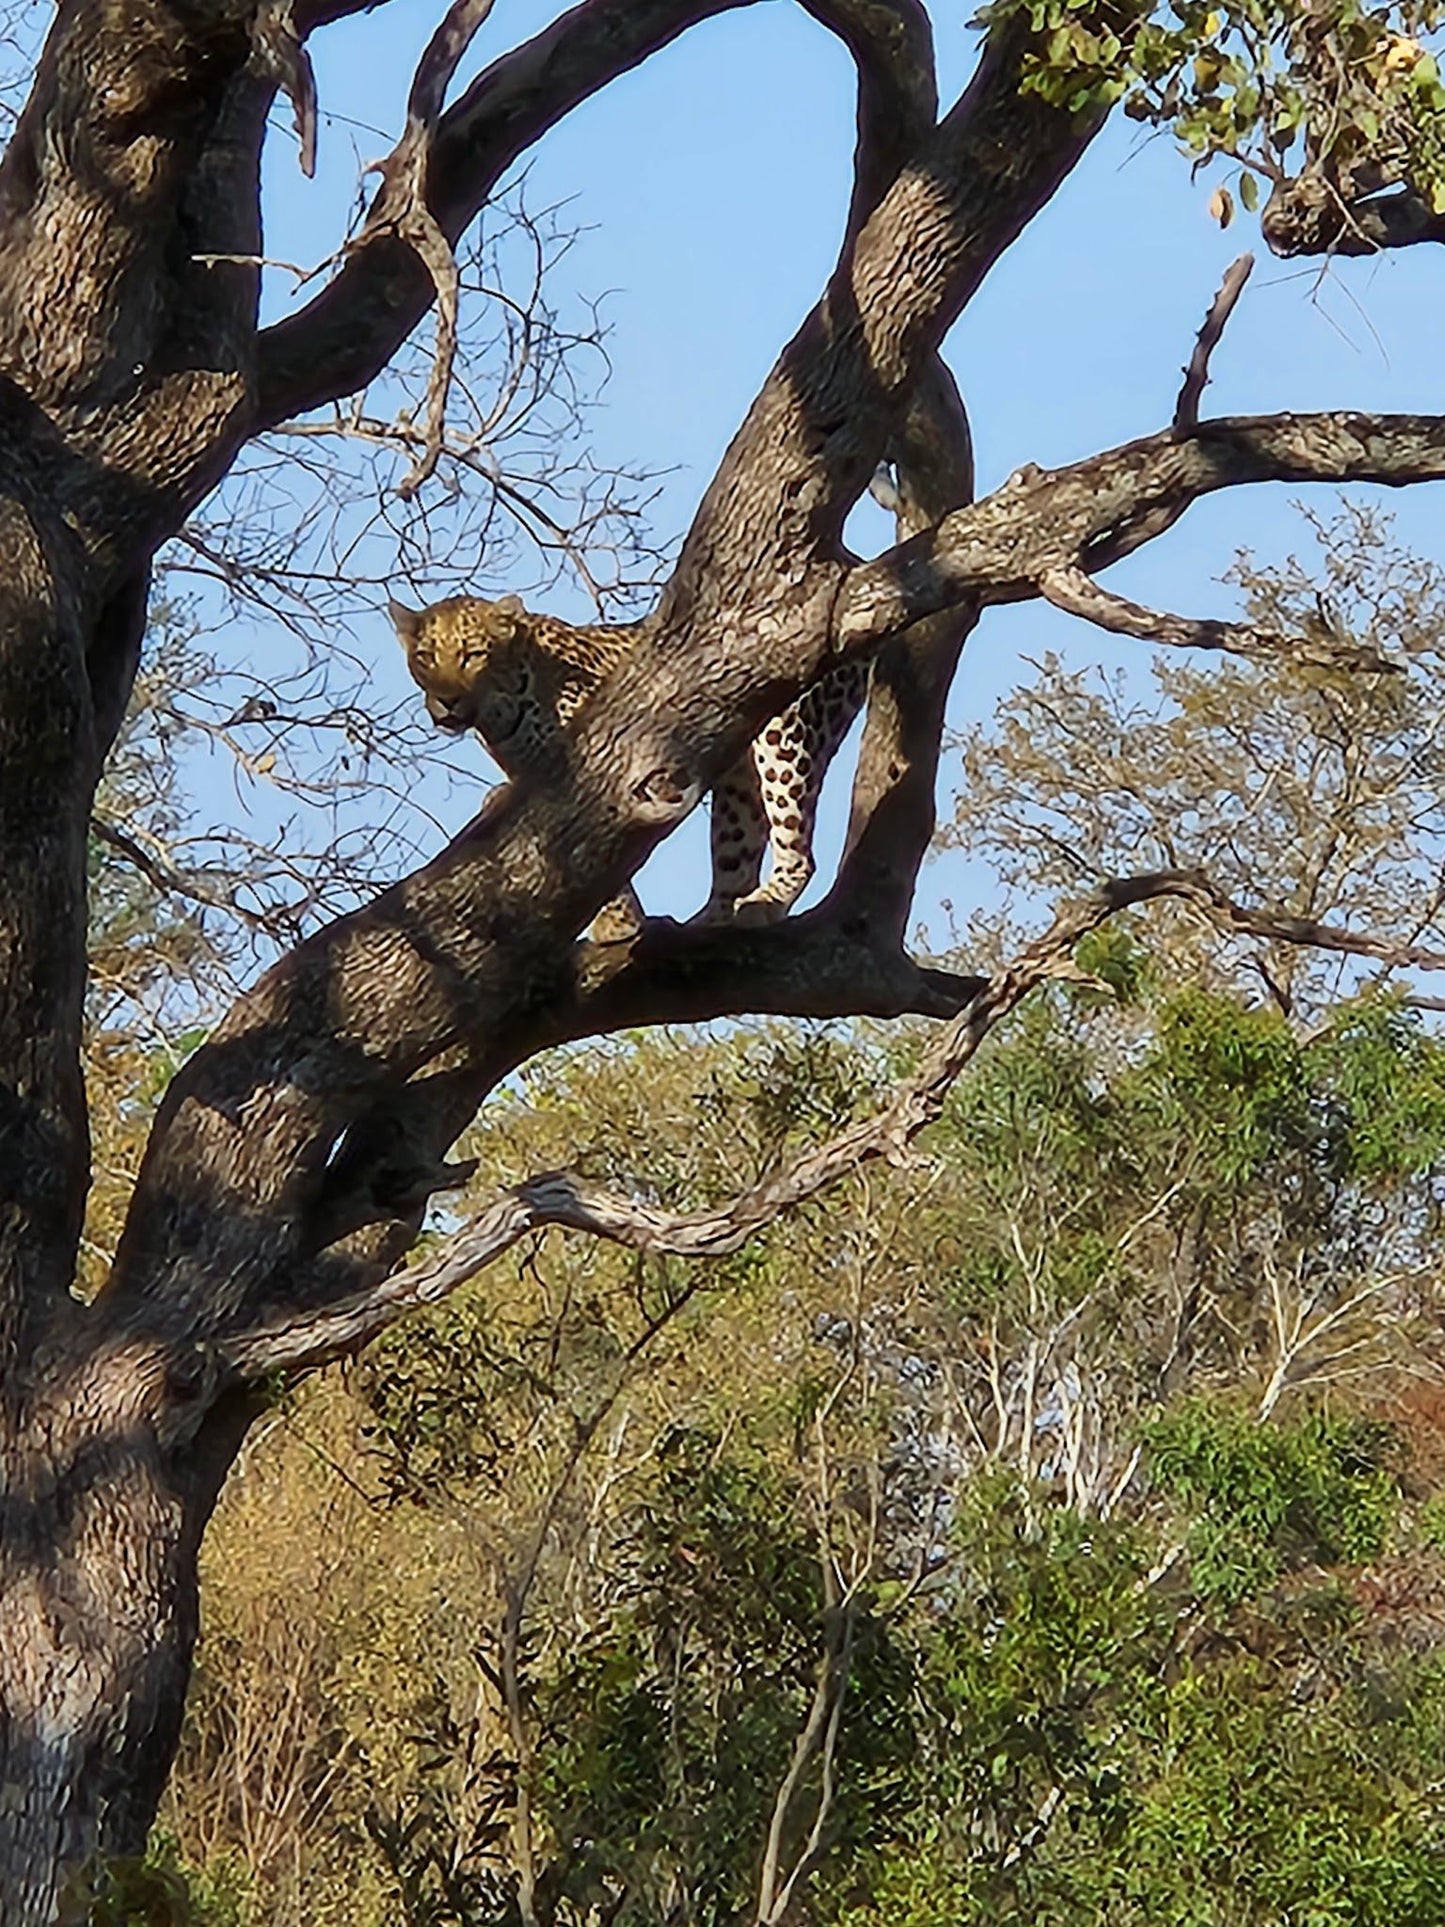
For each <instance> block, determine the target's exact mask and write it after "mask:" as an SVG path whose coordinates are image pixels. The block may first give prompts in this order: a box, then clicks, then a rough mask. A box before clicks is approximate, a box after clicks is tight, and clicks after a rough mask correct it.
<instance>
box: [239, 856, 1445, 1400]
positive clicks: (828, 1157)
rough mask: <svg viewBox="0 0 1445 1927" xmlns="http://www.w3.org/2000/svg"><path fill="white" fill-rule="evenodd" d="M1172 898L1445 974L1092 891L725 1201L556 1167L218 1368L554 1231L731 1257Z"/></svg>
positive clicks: (284, 1368) (267, 1330)
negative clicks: (1086, 946) (853, 1111)
mask: <svg viewBox="0 0 1445 1927" xmlns="http://www.w3.org/2000/svg"><path fill="white" fill-rule="evenodd" d="M1163 898H1171V899H1173V900H1175V901H1178V902H1184V903H1188V904H1191V905H1193V906H1194V907H1195V908H1197V909H1199V910H1200V911H1201V912H1203V914H1204V915H1205V916H1206V917H1208V919H1209V920H1210V922H1211V923H1212V924H1214V925H1215V927H1216V928H1218V929H1221V930H1227V931H1233V932H1236V933H1238V934H1241V935H1250V936H1256V937H1262V938H1265V939H1267V940H1269V941H1270V942H1276V943H1287V944H1292V945H1301V946H1309V947H1311V948H1314V949H1324V950H1330V951H1334V952H1336V953H1338V954H1343V955H1350V956H1359V957H1369V958H1373V959H1376V960H1377V961H1379V962H1383V963H1386V964H1389V965H1391V966H1393V967H1397V968H1414V969H1425V970H1445V952H1441V951H1436V950H1431V949H1428V948H1426V947H1424V946H1422V945H1419V944H1409V943H1398V942H1396V941H1394V940H1393V939H1390V938H1386V937H1381V936H1378V935H1377V934H1375V933H1373V932H1359V931H1352V930H1349V929H1346V928H1344V927H1342V926H1339V925H1335V924H1329V923H1323V922H1320V921H1317V920H1316V919H1313V918H1306V917H1296V916H1291V915H1289V914H1287V913H1285V912H1281V911H1275V910H1268V909H1250V908H1249V907H1247V906H1245V905H1242V904H1238V903H1236V902H1234V901H1233V900H1232V899H1231V898H1230V897H1229V896H1227V895H1226V894H1225V893H1224V892H1223V891H1222V890H1220V889H1219V888H1218V886H1217V885H1215V884H1214V883H1212V882H1211V880H1210V878H1209V877H1208V875H1207V874H1206V873H1205V872H1203V871H1200V870H1163V871H1155V872H1152V873H1150V874H1146V875H1143V876H1138V877H1121V878H1113V879H1110V880H1109V881H1108V882H1106V883H1104V884H1102V885H1101V886H1100V887H1099V888H1098V890H1097V891H1096V892H1095V893H1094V894H1093V895H1091V896H1089V897H1087V898H1084V899H1081V900H1080V901H1078V902H1076V903H1073V904H1070V905H1068V906H1066V907H1064V908H1063V909H1061V910H1060V912H1059V913H1058V915H1057V917H1056V918H1055V921H1054V923H1053V925H1052V927H1051V928H1050V929H1049V930H1048V931H1047V932H1045V934H1044V935H1043V936H1041V937H1039V938H1038V939H1037V940H1036V941H1035V942H1033V943H1032V944H1030V945H1029V946H1028V947H1027V948H1026V949H1025V950H1024V951H1023V952H1022V953H1021V954H1020V955H1019V957H1017V958H1016V959H1015V960H1014V961H1013V962H1012V963H1010V964H1008V965H1006V966H1005V967H1004V968H1003V969H1002V970H1001V971H999V972H998V974H997V975H996V976H994V977H993V978H991V979H988V980H985V981H979V980H975V981H976V982H978V983H979V987H978V989H977V993H976V994H975V995H974V996H973V997H972V998H971V999H970V1000H969V1001H968V1003H967V1005H966V1006H965V1008H964V1009H963V1011H962V1013H961V1014H960V1015H959V1016H957V1017H955V1018H954V1020H953V1021H952V1022H951V1023H950V1024H949V1025H948V1027H947V1028H946V1029H945V1030H944V1031H943V1033H942V1034H941V1035H940V1036H939V1037H938V1038H937V1039H936V1041H935V1042H934V1043H933V1044H932V1045H931V1046H930V1047H929V1048H928V1050H927V1051H926V1052H925V1053H924V1056H923V1058H922V1061H921V1062H920V1064H919V1067H918V1069H917V1071H915V1072H914V1074H913V1075H912V1076H911V1077H909V1078H907V1079H905V1080H904V1081H903V1082H902V1083H901V1084H900V1085H899V1086H898V1087H897V1088H896V1090H895V1091H894V1094H893V1096H892V1097H891V1098H890V1099H889V1101H888V1102H887V1104H885V1105H884V1106H883V1108H882V1109H881V1110H879V1111H878V1112H876V1113H875V1114H874V1115H873V1116H872V1117H869V1118H865V1119H862V1120H860V1121H859V1122H858V1123H856V1124H853V1125H850V1126H849V1127H848V1128H847V1129H846V1130H845V1131H842V1132H839V1133H838V1135H837V1136H836V1137H834V1138H832V1139H830V1140H828V1141H827V1142H826V1143H824V1144H821V1145H817V1146H814V1147H813V1148H812V1149H810V1150H808V1151H806V1152H804V1153H802V1154H801V1155H800V1156H799V1157H797V1158H795V1159H794V1160H793V1161H792V1162H791V1163H790V1164H788V1165H786V1166H784V1167H783V1168H781V1169H780V1170H778V1171H775V1172H772V1173H770V1174H769V1175H768V1176H767V1177H766V1178H764V1179H762V1180H761V1181H760V1182H759V1183H758V1184H756V1185H754V1186H752V1187H750V1189H748V1190H747V1191H745V1192H743V1193H741V1194H740V1195H739V1196H738V1197H736V1198H734V1199H732V1200H731V1201H730V1202H729V1203H728V1204H725V1205H720V1206H716V1207H714V1208H712V1209H710V1210H707V1211H697V1212H684V1213H673V1212H668V1211H665V1210H663V1209H661V1208H660V1207H657V1206H654V1205H651V1204H648V1203H644V1202H642V1201H641V1200H638V1199H635V1198H630V1197H624V1196H621V1195H619V1194H617V1193H615V1192H611V1191H608V1190H606V1189H603V1188H600V1187H597V1186H595V1185H592V1184H589V1183H588V1182H587V1181H586V1180H584V1179H582V1178H579V1177H578V1176H577V1175H576V1174H574V1173H570V1172H550V1173H546V1174H544V1175H542V1176H539V1177H536V1178H532V1179H529V1180H527V1181H526V1182H525V1183H523V1184H521V1185H518V1186H516V1187H515V1188H514V1189H512V1190H509V1191H507V1192H505V1193H503V1194H502V1195H501V1196H500V1197H498V1198H497V1199H496V1201H495V1202H494V1203H493V1204H491V1205H490V1206H488V1207H487V1208H486V1210H484V1211H483V1212H481V1213H480V1214H479V1215H478V1216H477V1217H476V1218H474V1219H473V1221H472V1222H471V1223H470V1224H469V1225H468V1226H467V1227H466V1228H465V1229H464V1230H462V1231H460V1232H458V1233H456V1234H455V1235H454V1236H453V1237H452V1238H450V1239H448V1240H447V1241H446V1242H445V1244H444V1245H442V1246H441V1247H440V1248H439V1249H437V1250H436V1251H434V1252H433V1253H432V1254H430V1255H429V1256H428V1257H427V1258H426V1259H425V1260H424V1261H423V1262H422V1263H420V1264H418V1265H414V1266H412V1267H411V1268H409V1269H408V1270H405V1271H401V1272H396V1273H393V1274H392V1275H391V1276H389V1277H385V1278H377V1279H375V1280H374V1281H373V1282H371V1283H370V1284H369V1285H368V1286H367V1287H366V1288H365V1289H364V1290H360V1291H357V1292H355V1293H354V1294H353V1295H352V1296H350V1297H349V1298H347V1299H346V1300H344V1301H342V1302H334V1303H332V1304H330V1305H327V1306H324V1307H322V1308H321V1309H319V1310H312V1311H307V1312H304V1313H298V1314H296V1315H292V1316H283V1317H281V1318H277V1319H275V1320H272V1321H269V1322H267V1323H266V1324H265V1325H263V1326H260V1327H258V1328H256V1329H253V1330H251V1331H248V1332H245V1333H243V1334H239V1335H236V1336H234V1337H231V1338H229V1339H227V1340H225V1341H224V1342H223V1343H222V1345H221V1347H220V1353H219V1357H220V1361H221V1362H222V1363H223V1365H224V1367H225V1368H226V1369H227V1370H228V1371H230V1372H233V1373H235V1374H237V1375H238V1376H239V1377H240V1378H242V1379H243V1380H246V1381H250V1382H254V1381H256V1380H258V1379H261V1378H264V1377H266V1376H267V1375H269V1374H270V1373H273V1372H291V1371H298V1370H306V1369H310V1368H312V1367H314V1366H317V1365H320V1364H324V1363H327V1362H328V1361H329V1360H331V1359H333V1358H335V1357H338V1356H341V1355H343V1354H344V1353H347V1352H350V1351H352V1350H355V1349H356V1348H358V1347H359V1346H361V1345H364V1344H365V1343H367V1342H368V1340H369V1339H371V1338H373V1337H375V1336H376V1335H377V1334H378V1333H379V1332H381V1331H383V1330H385V1329H386V1327H387V1326H388V1325H390V1324H392V1323H393V1322H394V1321H395V1320H396V1319H397V1318H399V1317H402V1316H404V1315H405V1314H406V1313H408V1312H410V1311H413V1310H416V1309H418V1308H420V1307H421V1306H424V1305H429V1304H435V1303H438V1302H439V1301H440V1300H441V1299H443V1298H445V1297H447V1296H449V1295H450V1293H451V1292H453V1291H454V1290H456V1288H457V1287H458V1286H459V1285H462V1284H465V1283H467V1282H469V1281H470V1280H471V1279H472V1278H474V1277H476V1276H477V1274H478V1273H479V1272H481V1271H483V1270H485V1269H486V1267H487V1266H488V1265H490V1264H492V1263H493V1262H494V1261H495V1260H496V1259H497V1258H499V1257H500V1256H502V1255H503V1254H504V1253H505V1252H506V1251H508V1250H509V1249H510V1248H511V1247H512V1246H513V1245H514V1244H516V1243H517V1242H518V1240H519V1239H521V1238H523V1237H525V1236H527V1235H528V1234H529V1233H530V1232H534V1231H538V1230H542V1229H544V1228H546V1227H547V1226H551V1225H559V1226H563V1227H565V1228H567V1229H570V1230H574V1231H582V1232H586V1233H588V1234H589V1235H591V1236H593V1237H599V1238H605V1239H607V1240H609V1241H610V1242H612V1243H617V1244H623V1245H627V1246H628V1247H630V1248H631V1249H632V1250H635V1251H647V1252H651V1253H654V1254H662V1255H668V1256H673V1257H684V1258H709V1257H724V1256H726V1255H728V1254H729V1253H731V1252H734V1251H736V1250H738V1249H739V1248H740V1247H741V1246H742V1245H743V1244H744V1243H746V1242H747V1240H748V1239H749V1238H751V1237H753V1236H755V1235H756V1234H757V1232H759V1231H760V1230H763V1229H764V1228H766V1226H767V1225H769V1224H771V1223H772V1222H773V1221H774V1220H775V1219H776V1218H778V1217H780V1216H781V1215H782V1214H783V1213H784V1212H786V1211H788V1210H791V1209H793V1208H795V1207H796V1206H797V1205H799V1204H801V1203H803V1202H805V1201H806V1200H807V1199H808V1198H810V1197H813V1196H815V1195H816V1194H817V1193H818V1192H820V1191H822V1190H824V1189H825V1188H826V1187H828V1186H829V1185H831V1184H834V1183H836V1182H837V1181H838V1180H839V1179H841V1178H843V1177H846V1176H848V1175H849V1174H851V1173H852V1172H854V1171H856V1170H859V1169H861V1168H862V1167H863V1166H865V1165H866V1164H869V1163H872V1162H876V1161H877V1160H879V1159H883V1160H885V1161H888V1162H898V1161H900V1160H902V1159H905V1158H906V1156H907V1153H908V1147H909V1145H910V1144H911V1143H912V1141H913V1139H914V1138H915V1137H916V1136H917V1135H918V1133H919V1132H920V1131H922V1130H923V1129H924V1128H925V1127H926V1126H927V1125H928V1124H930V1123H931V1122H933V1120H934V1119H935V1118H936V1117H937V1116H938V1115H939V1113H940V1111H941V1109H942V1107H943V1104H944V1103H945V1101H946V1099H947V1097H948V1093H949V1092H950V1090H951V1089H952V1087H953V1085H954V1084H955V1083H956V1081H957V1079H958V1078H959V1077H960V1076H961V1075H962V1073H963V1072H964V1070H966V1068H967V1067H968V1065H969V1064H970V1063H971V1061H972V1060H973V1058H974V1056H975V1055H976V1053H977V1051H978V1049H979V1047H980V1045H981V1044H982V1043H983V1041H984V1039H985V1038H986V1037H987V1036H988V1035H989V1034H990V1032H991V1031H992V1030H994V1029H995V1028H996V1027H997V1025H998V1024H999V1023H1000V1022H1001V1021H1002V1020H1003V1019H1004V1018H1005V1017H1007V1016H1008V1015H1009V1014H1010V1013H1011V1012H1012V1011H1013V1010H1015V1009H1016V1008H1017V1006H1018V1004H1019V1003H1020V1002H1021V1001H1022V1000H1023V998H1025V997H1026V996H1028V995H1029V993H1030V992H1031V991H1032V990H1034V989H1036V988H1037V987H1038V986H1039V985H1040V984H1041V983H1044V982H1046V981H1048V980H1049V979H1051V978H1058V977H1063V978H1066V979H1069V978H1072V977H1073V976H1074V975H1075V974H1076V972H1075V969H1074V966H1073V964H1072V963H1071V961H1070V959H1071V957H1072V953H1073V950H1074V947H1075V946H1076V944H1077V943H1078V941H1079V939H1080V937H1082V936H1084V935H1085V934H1087V932H1088V931H1090V930H1092V929H1095V928H1097V927H1098V925H1099V924H1101V923H1103V922H1105V921H1106V920H1107V919H1108V918H1109V917H1111V916H1114V915H1116V914H1117V913H1118V912H1120V911H1122V910H1126V909H1131V908H1134V907H1136V906H1138V905H1140V904H1144V903H1149V902H1153V901H1158V900H1160V899H1163ZM960 981H963V980H960Z"/></svg>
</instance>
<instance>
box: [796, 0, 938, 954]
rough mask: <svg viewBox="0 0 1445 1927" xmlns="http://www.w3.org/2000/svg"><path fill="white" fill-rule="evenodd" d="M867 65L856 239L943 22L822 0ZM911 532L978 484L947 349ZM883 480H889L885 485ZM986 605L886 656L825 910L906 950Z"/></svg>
mask: <svg viewBox="0 0 1445 1927" xmlns="http://www.w3.org/2000/svg"><path fill="white" fill-rule="evenodd" d="M809 10H810V11H811V12H812V13H814V14H815V16H816V17H817V18H818V19H819V20H821V21H822V22H823V23H824V25H826V26H829V27H831V28H833V29H834V31H836V32H837V33H838V34H840V36H841V37H842V39H843V40H844V41H845V42H846V44H847V46H848V48H849V50H850V51H851V52H852V54H853V57H854V60H855V62H856V64H857V68H858V143H857V150H856V153H855V156H854V164H853V199H852V204H851V206H850V208H849V213H848V229H847V234H848V239H849V242H850V243H851V242H854V241H856V239H857V236H858V235H859V234H860V233H861V232H862V230H863V228H864V226H865V224H866V223H867V221H868V219H869V217H870V216H871V215H872V213H873V212H874V210H875V209H876V207H877V206H878V204H879V202H880V201H881V200H882V199H883V197H884V195H885V194H886V193H887V192H888V190H889V189H890V188H891V187H892V186H893V184H894V182H895V181H896V180H897V178H898V176H899V175H900V173H901V172H902V171H903V168H904V166H905V165H906V164H907V163H908V162H909V161H911V160H914V159H915V158H916V157H917V156H918V155H919V154H920V153H921V152H922V150H923V148H924V145H925V143H926V142H927V141H928V140H930V139H931V138H932V135H933V131H934V126H935V120H936V115H937V109H938V89H937V82H936V79H935V73H934V63H933V42H932V31H931V28H930V25H929V22H928V18H927V15H926V14H925V13H924V12H923V10H922V8H921V7H919V8H914V7H903V6H895V5H892V4H888V3H887V0H883V4H880V3H879V0H851V3H849V0H819V3H818V4H814V5H812V6H811V7H810V9H809ZM888 454H889V458H890V461H891V465H892V468H893V470H894V472H895V475H896V481H895V482H894V483H893V485H892V494H893V501H892V506H893V509H894V513H895V516H896V522H897V532H898V536H899V539H900V540H903V539H906V538H907V537H908V536H910V535H916V534H918V533H919V532H920V531H921V530H922V529H924V528H926V527H928V526H929V525H930V524H932V523H934V522H937V521H939V520H940V519H941V518H942V517H943V516H944V515H946V514H947V513H948V511H949V510H950V509H954V508H959V507H961V506H962V505H963V504H965V503H966V502H969V501H971V500H972V498H973V448H972V443H971V439H970V435H969V426H968V416H967V414H966V413H965V411H964V406H963V401H962V399H961V397H960V395H959V393H958V389H957V387H956V386H955V384H954V380H953V377H952V375H951V374H950V373H949V371H948V369H947V368H946V367H945V365H944V363H943V360H942V357H941V356H940V355H939V354H938V353H937V352H936V351H935V352H934V353H933V355H931V356H930V357H929V358H928V360H927V362H926V363H925V367H924V370H923V374H922V378H921V379H920V381H919V382H918V383H917V385H916V386H915V388H914V390H913V392H912V394H911V396H910V398H909V400H908V404H907V407H906V409H905V411H904V413H903V416H902V418H901V420H900V421H899V424H898V426H897V428H896V429H895V431H894V434H893V436H892V438H891V440H890V442H889V444H888ZM875 492H876V491H875ZM975 620H976V617H975V616H974V615H973V614H972V613H970V612H968V611H957V610H951V611H949V612H947V613H946V614H944V615H942V616H939V617H936V618H934V619H933V620H932V621H931V622H929V623H920V624H915V625H914V626H913V627H912V628H911V629H910V630H909V631H908V632H907V633H906V634H905V635H904V636H902V637H898V638H895V639H894V640H892V641H890V642H889V643H887V644H886V645H885V646H884V648H883V649H882V650H881V651H880V652H879V654H878V656H877V657H876V658H875V659H874V663H873V674H872V677H871V680H870V687H869V697H868V714H867V721H866V724H865V727H864V734H863V744H862V748H861V750H860V753H859V761H858V772H857V776H856V778H855V781H854V785H853V799H852V810H851V816H850V822H849V828H848V838H847V843H846V846H845V850H844V857H843V862H842V865H841V867H840V869H839V873H838V877H837V879H836V881H835V884H834V887H833V889H832V891H831V892H830V893H829V897H828V901H827V906H826V912H825V914H826V915H827V916H828V917H829V918H830V919H832V920H833V921H835V922H836V923H837V924H838V926H839V927H840V928H841V929H846V930H848V931H850V932H858V933H862V932H865V931H866V932H867V933H868V941H869V943H870V945H871V946H872V947H873V948H875V949H880V950H885V951H890V952H892V953H894V954H896V955H899V956H901V954H902V947H903V943H904V940H905V935H906V930H907V923H908V918H909V915H910V913H911V910H912V904H913V893H914V889H915V886H916V881H917V876H918V868H919V865H920V864H921V863H922V861H923V858H924V856H925V854H926V852H927V850H928V846H929V843H930V841H931V840H932V836H933V830H934V824H935V818H936V810H935V800H934V787H935V782H936V779H937V771H938V757H939V751H940V745H941V743H942V739H943V721H944V709H945V705H946V703H947V700H948V691H949V688H950V687H951V685H952V681H953V674H954V671H955V669H956V667H957V664H958V657H959V653H960V650H961V649H962V646H963V641H964V638H965V636H966V635H967V633H968V631H969V630H970V629H971V628H972V626H973V623H974V621H975Z"/></svg>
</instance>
